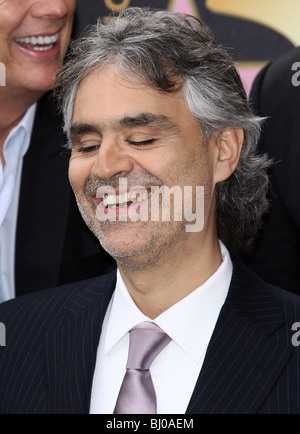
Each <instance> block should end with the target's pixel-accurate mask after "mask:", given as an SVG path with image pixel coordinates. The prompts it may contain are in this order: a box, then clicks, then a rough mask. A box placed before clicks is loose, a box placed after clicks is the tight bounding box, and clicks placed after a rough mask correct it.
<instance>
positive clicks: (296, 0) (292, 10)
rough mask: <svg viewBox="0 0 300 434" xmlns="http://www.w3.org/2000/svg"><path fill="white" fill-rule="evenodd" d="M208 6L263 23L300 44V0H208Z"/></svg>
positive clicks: (223, 12) (215, 10)
mask: <svg viewBox="0 0 300 434" xmlns="http://www.w3.org/2000/svg"><path fill="white" fill-rule="evenodd" d="M206 7H207V8H208V9H209V10H211V11H212V12H216V13H222V14H225V15H230V16H236V17H239V18H243V19H247V20H251V21H255V22H256V23H259V24H263V25H265V26H267V27H270V28H271V29H273V30H276V31H277V32H278V33H280V34H282V35H283V36H285V37H286V38H287V39H289V40H290V41H291V42H292V44H294V45H295V46H298V45H300V0H206Z"/></svg>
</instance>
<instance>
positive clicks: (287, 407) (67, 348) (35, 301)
mask: <svg viewBox="0 0 300 434" xmlns="http://www.w3.org/2000/svg"><path fill="white" fill-rule="evenodd" d="M233 263H234V274H233V279H232V283H231V287H230V291H229V295H228V297H227V300H226V302H225V304H224V306H223V309H222V311H221V313H220V316H219V319H218V322H217V325H216V327H215V331H214V334H213V336H212V339H211V342H210V344H209V347H208V350H207V354H206V357H205V361H204V364H203V368H202V370H201V373H200V376H199V379H198V382H197V384H196V386H195V390H194V393H193V395H192V398H191V401H190V404H189V406H188V409H187V413H191V414H196V413H202V414H210V413H211V414H218V413H224V414H225V413H229V414H234V413H241V414H248V413H249V414H251V413H253V414H255V413H266V414H272V413H275V414H277V413H284V414H288V413H290V414H292V413H294V414H300V347H298V348H297V347H293V345H292V343H291V336H292V333H293V332H292V331H291V327H292V324H293V323H295V322H299V321H300V300H299V297H297V296H295V295H292V294H289V293H286V292H283V291H281V290H278V289H277V288H274V287H272V286H269V285H267V284H265V283H263V282H262V281H261V280H260V279H258V278H257V277H256V276H255V275H254V274H252V273H251V272H250V271H249V270H248V269H247V268H246V267H244V265H243V264H242V263H240V261H239V260H237V259H236V258H234V257H233ZM114 286H115V273H112V274H110V275H107V276H102V277H100V278H98V279H92V280H89V281H85V282H80V283H78V284H73V285H68V286H65V287H62V288H57V289H53V290H49V291H42V292H40V293H33V294H31V295H28V296H26V297H22V298H18V299H16V300H13V301H11V302H8V303H4V304H2V305H0V322H4V323H5V324H6V327H7V347H6V348H0V414H19V413H21V414H24V413H25V414H43V413H44V414H49V413H50V414H86V413H88V412H89V405H90V394H91V387H92V379H93V373H94V367H95V361H96V351H97V346H98V342H99V337H100V333H101V325H102V322H103V318H104V315H105V311H106V309H107V306H108V303H109V300H110V298H111V295H112V292H113V289H114ZM199 332H200V331H199Z"/></svg>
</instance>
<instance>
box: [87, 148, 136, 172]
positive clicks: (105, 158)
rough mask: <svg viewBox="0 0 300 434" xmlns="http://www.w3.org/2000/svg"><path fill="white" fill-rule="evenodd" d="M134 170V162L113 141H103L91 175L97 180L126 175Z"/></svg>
mask: <svg viewBox="0 0 300 434" xmlns="http://www.w3.org/2000/svg"><path fill="white" fill-rule="evenodd" d="M133 168H134V161H133V159H132V158H131V157H130V156H129V155H128V153H127V152H126V150H125V149H124V148H123V147H122V146H121V145H119V144H118V143H117V142H116V140H114V139H103V140H102V143H101V146H100V149H99V152H98V155H97V158H96V161H95V164H94V166H93V169H92V174H93V175H94V176H95V177H97V178H99V179H106V180H108V179H110V178H113V177H115V176H122V175H127V174H128V173H129V172H131V170H133Z"/></svg>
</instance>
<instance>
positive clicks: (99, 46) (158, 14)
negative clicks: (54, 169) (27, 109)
mask: <svg viewBox="0 0 300 434" xmlns="http://www.w3.org/2000/svg"><path fill="white" fill-rule="evenodd" d="M111 65H114V66H115V67H116V68H119V69H120V70H122V71H123V72H124V73H125V74H126V76H127V77H128V78H129V79H131V80H136V81H137V82H139V83H143V84H145V85H147V86H150V87H152V88H154V89H156V90H158V91H160V92H168V93H172V92H180V91H182V92H183V96H184V98H185V101H186V104H187V106H188V108H189V109H190V111H191V113H192V114H193V115H194V116H195V118H196V119H197V120H198V123H199V125H200V128H201V131H202V133H203V137H204V139H205V140H206V141H207V140H208V139H209V138H210V137H211V136H212V135H213V134H216V133H218V132H221V131H223V130H225V129H226V128H243V130H244V134H245V140H244V144H243V149H242V153H241V157H240V161H239V164H238V167H237V169H236V170H235V172H234V173H233V175H232V176H231V177H230V178H229V179H227V180H226V181H223V182H220V183H219V184H217V187H216V195H217V223H218V233H219V237H220V238H221V240H222V241H223V242H224V243H225V244H226V245H227V247H229V248H230V249H232V250H233V251H235V252H237V253H242V252H244V251H247V250H248V249H249V247H250V246H251V244H252V243H253V240H254V238H255V235H256V233H257V231H258V229H259V228H260V225H261V219H262V215H263V214H264V213H265V211H266V209H267V207H268V202H267V199H266V191H267V187H268V176H267V169H268V167H269V166H270V162H269V160H268V158H267V157H266V156H259V155H258V154H257V152H256V148H257V142H258V139H259V136H260V130H261V127H260V125H261V121H262V119H261V118H258V117H256V116H254V115H253V113H252V111H251V109H250V107H249V104H248V101H247V96H246V93H245V90H244V88H243V85H242V82H241V79H240V77H239V75H238V73H237V70H236V68H235V65H234V63H233V61H232V59H231V58H230V56H229V55H228V54H227V52H226V51H225V50H223V49H222V48H221V47H220V46H219V45H218V44H217V42H216V41H215V38H214V36H213V35H212V33H211V31H210V30H209V28H208V27H207V26H206V25H205V24H204V23H203V22H201V20H199V19H197V18H195V17H192V16H189V15H183V14H177V13H173V12H168V11H165V10H151V9H147V8H128V9H125V10H123V11H122V12H121V13H120V15H119V16H117V17H115V18H113V19H112V20H111V21H109V22H108V23H105V24H104V23H102V22H101V21H99V22H98V23H97V24H96V25H95V26H92V27H90V28H89V30H88V31H87V32H86V34H85V36H84V37H83V38H81V39H79V40H77V41H75V42H74V43H73V44H72V46H71V51H70V54H69V55H68V57H67V61H66V63H65V65H64V66H63V68H62V69H61V71H60V73H59V74H58V77H57V86H56V90H57V94H58V97H59V100H60V103H61V108H62V111H63V114H64V121H65V131H66V133H67V134H69V131H70V127H71V123H72V117H73V110H74V103H75V98H76V94H77V90H78V87H79V84H80V82H81V80H82V79H83V78H84V77H85V76H86V75H88V74H90V73H93V72H97V71H99V70H101V69H103V68H105V67H107V66H111Z"/></svg>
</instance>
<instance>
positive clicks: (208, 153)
mask: <svg viewBox="0 0 300 434" xmlns="http://www.w3.org/2000/svg"><path fill="white" fill-rule="evenodd" d="M57 93H58V95H59V98H60V101H61V107H62V111H63V114H64V121H65V131H66V133H67V135H68V138H69V146H70V148H71V150H72V155H71V160H70V166H69V179H70V183H71V185H72V188H73V190H74V193H75V195H76V198H77V203H78V206H79V209H80V211H81V213H82V216H83V218H84V219H85V221H86V223H87V225H88V226H89V228H90V229H91V230H92V231H93V232H94V234H95V235H96V236H97V237H98V238H99V241H100V243H101V244H102V246H103V247H104V249H105V250H106V251H107V252H109V254H110V255H111V256H112V257H113V258H114V259H115V260H116V261H117V264H118V269H117V271H116V272H113V273H111V274H109V275H106V276H101V277H99V278H95V279H91V280H89V281H84V282H80V283H78V284H72V285H67V286H64V287H63V288H61V287H60V288H57V289H52V290H51V291H45V292H43V293H42V294H35V295H31V296H28V297H25V298H23V299H22V303H21V302H20V301H19V300H15V301H14V302H8V303H5V304H3V305H2V306H1V307H0V321H1V322H2V323H3V324H5V326H6V331H7V335H6V336H7V337H6V347H5V348H4V350H3V351H2V353H0V357H1V359H0V366H1V367H0V374H1V376H0V412H2V413H5V414H7V413H27V414H31V413H35V414H37V413H50V414H62V413H73V414H79V413H84V414H87V413H90V414H99V413H104V414H113V413H114V414H183V413H187V414H196V413H202V414H205V413H215V414H217V413H240V414H246V413H252V414H253V413H295V414H297V413H298V414H299V413H300V407H299V403H300V399H299V398H300V380H299V376H298V372H299V368H300V363H299V350H298V333H297V324H299V323H298V322H297V320H298V321H299V318H300V303H299V301H300V300H299V298H297V296H293V295H291V294H288V293H286V292H284V291H283V290H281V289H279V288H275V287H272V286H270V285H268V284H266V283H264V282H263V281H262V280H260V279H259V278H258V277H257V276H256V275H255V274H253V273H252V272H251V271H250V270H248V269H247V268H246V267H245V266H244V265H243V264H242V262H241V261H240V260H239V259H238V258H237V256H236V252H240V251H242V250H243V249H244V248H247V247H248V246H249V245H250V244H251V240H252V239H253V237H254V236H255V232H256V230H257V228H259V226H260V219H261V215H262V213H263V212H264V210H265V208H266V206H267V202H266V199H265V195H266V187H267V176H266V170H267V168H268V166H269V161H268V160H267V158H266V157H259V156H257V155H256V152H255V148H256V142H257V140H258V137H259V133H260V123H261V119H260V118H257V117H255V116H254V115H253V113H252V112H251V110H250V109H249V106H248V103H247V98H246V95H245V92H244V89H243V86H242V83H241V80H240V78H239V76H238V74H237V72H236V69H235V67H234V64H233V62H232V60H231V59H230V57H229V56H228V55H227V54H226V52H224V51H223V50H222V49H221V48H220V47H219V46H218V45H217V43H216V42H215V40H214V37H213V36H212V34H211V32H210V31H209V29H208V28H207V27H206V26H205V25H204V24H203V23H202V22H201V21H200V20H198V19H196V18H193V17H190V16H186V15H181V14H175V13H171V12H166V11H154V10H149V9H143V8H129V9H127V10H124V11H123V12H122V13H121V14H120V15H119V16H118V17H116V18H115V19H112V20H110V21H109V22H107V23H105V24H103V23H101V22H100V21H99V23H98V24H97V25H96V26H94V27H92V28H91V29H90V30H89V32H88V33H87V34H86V35H85V36H84V37H83V38H82V39H81V40H79V41H77V42H75V43H74V44H73V46H72V49H71V53H70V55H69V57H68V59H67V62H66V64H65V65H64V66H63V68H62V69H61V71H60V73H59V76H58V81H57ZM12 361H14V362H13V363H12ZM137 423H138V422H137Z"/></svg>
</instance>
